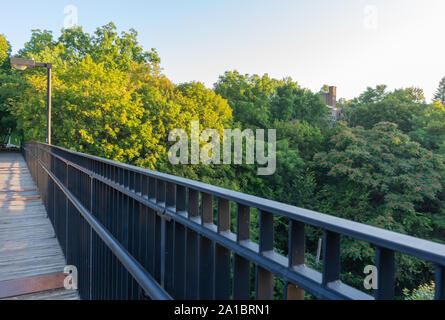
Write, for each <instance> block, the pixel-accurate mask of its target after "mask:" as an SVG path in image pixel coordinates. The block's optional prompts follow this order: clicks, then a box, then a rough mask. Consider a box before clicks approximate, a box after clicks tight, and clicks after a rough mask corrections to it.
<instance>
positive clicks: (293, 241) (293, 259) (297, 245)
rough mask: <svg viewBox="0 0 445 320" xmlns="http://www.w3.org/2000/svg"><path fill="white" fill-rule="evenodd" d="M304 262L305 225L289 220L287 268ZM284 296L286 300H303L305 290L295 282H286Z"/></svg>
mask: <svg viewBox="0 0 445 320" xmlns="http://www.w3.org/2000/svg"><path fill="white" fill-rule="evenodd" d="M304 262H305V226H304V224H303V223H301V222H297V221H293V220H291V221H289V268H294V267H297V266H299V265H303V264H304ZM284 290H285V291H284V297H285V299H287V300H304V296H305V292H304V290H303V289H301V288H299V287H297V286H296V285H295V284H292V283H286V287H285V288H284Z"/></svg>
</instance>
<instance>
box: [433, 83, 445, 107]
mask: <svg viewBox="0 0 445 320" xmlns="http://www.w3.org/2000/svg"><path fill="white" fill-rule="evenodd" d="M434 99H436V100H439V101H440V102H441V103H442V104H445V77H443V78H442V80H440V83H439V87H438V88H437V91H436V94H435V95H434Z"/></svg>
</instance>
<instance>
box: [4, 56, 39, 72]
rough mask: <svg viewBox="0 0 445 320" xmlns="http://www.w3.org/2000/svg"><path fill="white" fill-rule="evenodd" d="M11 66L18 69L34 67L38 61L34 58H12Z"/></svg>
mask: <svg viewBox="0 0 445 320" xmlns="http://www.w3.org/2000/svg"><path fill="white" fill-rule="evenodd" d="M10 62H11V67H13V68H14V69H16V70H26V68H34V67H35V66H36V62H35V61H34V60H33V59H21V58H11V60H10Z"/></svg>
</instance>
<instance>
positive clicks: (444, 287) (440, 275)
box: [434, 265, 445, 300]
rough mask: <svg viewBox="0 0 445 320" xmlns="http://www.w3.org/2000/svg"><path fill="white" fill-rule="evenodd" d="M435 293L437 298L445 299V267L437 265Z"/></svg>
mask: <svg viewBox="0 0 445 320" xmlns="http://www.w3.org/2000/svg"><path fill="white" fill-rule="evenodd" d="M435 269H436V270H435V271H436V274H435V295H434V299H436V300H445V267H444V266H441V265H436V268H435Z"/></svg>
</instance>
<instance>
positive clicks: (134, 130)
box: [11, 24, 232, 168]
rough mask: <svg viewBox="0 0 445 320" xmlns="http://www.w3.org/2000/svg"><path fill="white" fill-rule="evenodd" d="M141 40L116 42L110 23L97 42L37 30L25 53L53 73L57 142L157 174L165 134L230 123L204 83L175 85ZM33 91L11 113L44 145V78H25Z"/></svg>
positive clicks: (33, 73)
mask: <svg viewBox="0 0 445 320" xmlns="http://www.w3.org/2000/svg"><path fill="white" fill-rule="evenodd" d="M136 35H137V34H136V33H135V32H134V31H132V32H130V33H122V35H121V36H119V35H118V34H117V33H116V32H115V27H114V25H112V24H109V25H107V26H104V27H102V28H99V29H98V30H97V31H96V33H95V35H93V36H90V35H88V34H85V33H84V32H83V31H82V30H81V29H80V28H77V29H69V30H64V31H63V33H62V36H61V37H60V39H59V40H58V41H54V40H52V35H51V33H49V32H47V31H44V32H40V31H34V32H33V36H32V39H31V40H30V42H29V43H28V44H27V45H26V46H25V49H24V50H22V51H21V54H22V55H23V56H26V57H32V58H34V59H35V60H36V61H44V62H51V63H53V64H54V66H53V122H52V123H53V143H54V144H57V145H61V146H65V147H68V148H71V149H74V150H77V151H81V152H87V153H91V154H95V155H99V156H103V157H106V158H109V159H112V160H116V161H122V162H127V163H133V164H136V165H139V166H143V167H148V168H154V164H155V163H156V161H157V160H158V159H159V158H160V157H161V155H162V154H164V153H165V152H166V148H167V142H168V134H169V132H170V130H172V129H174V128H184V129H188V128H189V126H190V121H191V120H199V121H200V123H201V125H202V126H203V127H205V128H215V129H217V130H219V131H221V132H222V129H223V128H224V124H226V123H227V122H229V121H231V117H232V110H231V109H230V107H229V105H228V103H227V101H226V100H224V99H223V98H221V97H220V96H219V95H216V94H215V93H214V91H213V90H210V89H207V88H205V87H204V85H202V84H201V83H195V82H193V83H188V84H182V85H179V86H178V85H174V84H172V83H171V82H170V81H169V80H168V79H167V78H166V77H165V76H164V75H162V74H161V73H160V68H159V65H158V63H159V58H158V57H157V54H156V53H155V52H154V51H152V52H148V53H147V52H144V51H143V50H142V49H141V48H140V46H139V45H138V43H137V41H136ZM23 76H24V77H25V78H26V81H27V83H28V84H29V86H28V87H27V88H26V89H25V90H24V92H23V94H22V95H21V98H20V99H19V100H16V101H14V103H13V106H12V108H11V110H13V112H14V114H15V116H16V117H17V119H18V127H19V129H22V130H23V133H24V136H25V139H26V140H28V141H29V140H39V141H44V138H45V130H44V128H45V126H46V113H45V112H46V102H45V98H46V73H45V72H44V70H38V69H34V70H27V71H25V72H23Z"/></svg>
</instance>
